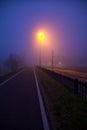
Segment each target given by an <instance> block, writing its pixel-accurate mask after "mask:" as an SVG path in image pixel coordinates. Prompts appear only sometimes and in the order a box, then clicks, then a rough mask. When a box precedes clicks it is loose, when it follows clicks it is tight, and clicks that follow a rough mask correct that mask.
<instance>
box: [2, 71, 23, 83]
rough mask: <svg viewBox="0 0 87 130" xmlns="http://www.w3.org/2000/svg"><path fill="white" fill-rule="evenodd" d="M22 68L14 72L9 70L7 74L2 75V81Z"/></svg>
mask: <svg viewBox="0 0 87 130" xmlns="http://www.w3.org/2000/svg"><path fill="white" fill-rule="evenodd" d="M20 70H21V69H19V70H17V71H14V72H9V73H7V74H4V75H2V76H0V83H2V82H3V81H5V80H7V79H8V78H10V77H11V76H12V75H14V74H16V73H17V72H19V71H20Z"/></svg>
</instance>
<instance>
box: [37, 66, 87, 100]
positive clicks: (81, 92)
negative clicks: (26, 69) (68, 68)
mask: <svg viewBox="0 0 87 130" xmlns="http://www.w3.org/2000/svg"><path fill="white" fill-rule="evenodd" d="M39 68H40V69H42V70H43V71H45V72H46V73H47V74H49V75H50V76H51V77H53V78H54V79H55V80H57V81H59V82H60V83H62V84H64V85H65V86H66V87H67V88H68V89H70V90H71V91H72V92H74V93H75V94H77V95H78V96H80V97H82V99H87V83H85V82H82V81H80V80H78V79H76V78H75V79H72V78H70V77H68V76H64V75H62V74H59V73H56V72H54V71H51V70H48V69H46V68H42V67H39Z"/></svg>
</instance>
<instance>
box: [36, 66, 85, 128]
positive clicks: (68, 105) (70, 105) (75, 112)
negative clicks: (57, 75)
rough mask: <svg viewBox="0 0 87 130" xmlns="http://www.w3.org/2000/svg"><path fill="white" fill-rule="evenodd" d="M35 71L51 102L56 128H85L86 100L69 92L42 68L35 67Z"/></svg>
mask: <svg viewBox="0 0 87 130" xmlns="http://www.w3.org/2000/svg"><path fill="white" fill-rule="evenodd" d="M36 71H37V75H38V77H39V80H40V83H41V85H40V86H41V87H43V90H44V92H45V93H47V95H48V97H49V99H50V102H51V104H52V113H53V116H54V118H55V122H54V123H55V126H56V129H58V130H87V101H85V100H82V99H81V98H80V97H77V96H76V95H74V94H73V93H71V92H70V91H69V90H68V89H67V88H65V86H64V85H62V84H60V83H59V82H57V81H55V80H54V79H53V78H51V77H50V76H49V75H47V74H46V73H45V72H43V71H42V70H40V69H38V68H37V69H36ZM43 96H44V95H43Z"/></svg>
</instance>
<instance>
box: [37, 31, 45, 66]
mask: <svg viewBox="0 0 87 130" xmlns="http://www.w3.org/2000/svg"><path fill="white" fill-rule="evenodd" d="M37 38H38V41H39V42H40V54H39V64H40V66H41V60H42V58H41V57H42V54H41V47H42V44H43V43H44V42H45V38H46V37H45V34H44V32H39V33H38V34H37Z"/></svg>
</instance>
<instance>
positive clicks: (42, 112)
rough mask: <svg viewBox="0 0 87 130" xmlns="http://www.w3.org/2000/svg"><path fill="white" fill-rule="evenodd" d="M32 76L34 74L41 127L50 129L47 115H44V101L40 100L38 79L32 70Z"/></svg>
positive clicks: (45, 129) (46, 129)
mask: <svg viewBox="0 0 87 130" xmlns="http://www.w3.org/2000/svg"><path fill="white" fill-rule="evenodd" d="M34 76H35V81H36V87H37V93H38V98H39V103H40V110H41V116H42V121H43V127H44V130H50V128H49V123H48V119H47V115H46V111H45V107H44V103H43V100H42V96H41V93H40V89H39V85H38V80H37V76H36V73H35V70H34Z"/></svg>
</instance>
